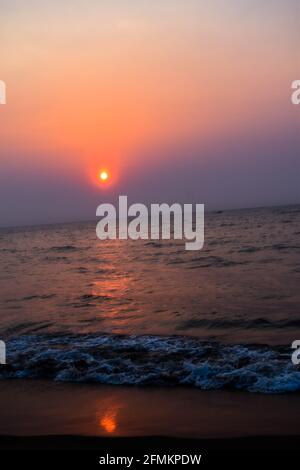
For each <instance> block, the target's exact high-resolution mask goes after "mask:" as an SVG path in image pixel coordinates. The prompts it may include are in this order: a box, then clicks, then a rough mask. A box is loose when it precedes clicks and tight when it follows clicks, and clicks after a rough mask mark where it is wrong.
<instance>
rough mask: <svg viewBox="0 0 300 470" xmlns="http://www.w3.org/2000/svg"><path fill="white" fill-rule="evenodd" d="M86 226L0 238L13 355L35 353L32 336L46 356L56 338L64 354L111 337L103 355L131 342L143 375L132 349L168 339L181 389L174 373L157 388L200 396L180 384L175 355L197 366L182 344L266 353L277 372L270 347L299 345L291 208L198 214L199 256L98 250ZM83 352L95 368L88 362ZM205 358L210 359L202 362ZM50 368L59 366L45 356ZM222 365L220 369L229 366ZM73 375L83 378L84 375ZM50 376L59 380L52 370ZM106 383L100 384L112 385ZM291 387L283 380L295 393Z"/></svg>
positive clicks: (151, 246)
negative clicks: (166, 385) (201, 222)
mask: <svg viewBox="0 0 300 470" xmlns="http://www.w3.org/2000/svg"><path fill="white" fill-rule="evenodd" d="M95 225H96V224H95V223H82V224H78V223H76V224H66V225H52V226H44V227H31V228H18V229H2V230H1V232H0V259H1V273H0V286H1V300H0V306H1V318H0V334H1V338H3V339H6V340H7V341H8V342H10V341H12V343H11V344H14V348H15V347H16V344H17V345H18V344H19V348H21V343H22V341H23V339H24V341H25V340H26V338H27V339H28V338H29V337H31V338H33V337H34V338H36V339H35V341H37V343H36V345H37V344H39V348H40V352H43V353H44V352H45V350H43V346H42V342H39V341H38V339H39V338H42V337H43V338H44V344H45V348H46V349H47V350H48V346H49V341H51V338H52V339H54V341H56V343H55V344H56V346H55V347H56V348H58V349H59V348H62V349H64V348H65V347H66V346H65V343H64V344H61V346H59V344H60V340H59V341H58V339H59V338H60V339H61V338H62V337H65V338H68V341H67V343H68V350H69V349H70V345H72V340H71V339H70V338H72V337H73V338H74V344H75V342H76V341H81V340H80V338H81V339H82V338H85V340H89V339H91V338H94V339H95V337H96V338H98V340H99V341H100V339H101V337H102V338H103V337H106V335H117V336H111V341H112V342H111V344H110V348H112V350H113V351H114V350H117V344H118V340H116V339H114V340H113V338H118V335H125V339H126V337H127V338H128V339H129V338H131V340H132V338H135V339H134V341H135V343H134V346H132V347H133V350H134V351H136V349H137V350H139V348H140V355H141V357H143V358H144V359H143V361H144V365H145V364H146V367H150V364H149V361H150V363H151V360H152V362H153V364H155V363H156V364H158V362H157V361H156V362H155V357H154V356H151V355H150V356H149V354H148V352H147V354H146V355H147V358H145V356H143V354H144V353H145V345H144V343H143V341H146V340H147V337H148V338H151V337H153V336H154V337H156V338H158V339H159V338H161V337H163V338H164V339H165V340H166V337H168V338H170V343H169V344H170V348H171V349H172V348H173V347H174V344H173V342H172V341H175V342H176V341H179V340H180V341H183V343H182V344H184V345H185V346H184V348H183V349H184V351H183V350H182V344H181V343H180V342H179V343H178V344H179V346H178V344H177V343H176V345H177V346H176V348H177V347H179V350H178V349H176V348H175V349H176V351H177V353H178V354H179V356H178V357H177V358H174V357H173V359H172V360H173V361H175V362H173V365H174V364H177V366H176V367H177V368H178V367H179V369H180V367H181V369H180V370H181V373H182V374H181V376H180V377H181V378H180V379H178V380H177V379H174V374H175V369H176V367H175V368H173V369H172V368H171V369H172V372H170V374H169V375H170V380H169V382H172V380H173V382H174V383H178V382H181V380H185V381H186V382H188V381H189V380H190V381H191V382H193V381H194V383H196V382H197V381H198V383H200V384H201V383H202V386H204V385H203V384H204V382H203V380H204V379H201V380H202V382H201V380H200V379H199V376H198V378H197V380H196V378H194V379H191V376H190V375H189V374H188V373H187V372H186V371H183V368H184V367H183V366H182V361H184V360H185V359H186V356H185V354H188V355H189V360H190V359H192V362H191V364H192V366H193V367H194V366H195V364H196V365H199V364H203V363H204V362H203V361H204V359H203V357H202V359H201V360H200V358H199V357H198V356H197V357H196V353H195V351H196V349H197V348H196V349H195V348H194V347H191V348H187V346H186V344H187V343H186V341H190V344H191V345H192V341H199V343H198V345H199V350H200V349H201V347H200V343H201V342H211V343H212V344H216V343H218V348H217V350H218V351H223V352H224V349H222V348H223V347H225V345H231V346H234V345H238V346H241V345H252V346H251V347H253V345H254V344H256V345H257V347H259V346H258V345H259V344H260V345H268V346H272V348H271V347H270V348H269V350H270V351H271V352H272V351H273V353H274V354H275V356H276V357H275V356H274V357H275V359H276V361H277V360H278V357H277V354H279V352H278V350H277V349H276V348H277V346H279V345H282V346H283V347H284V348H290V344H291V342H292V341H293V340H294V339H299V338H298V337H299V334H298V332H299V327H300V311H299V305H300V288H299V286H300V240H299V237H300V207H299V206H291V207H281V208H269V209H253V210H243V211H228V212H222V213H210V214H206V220H205V245H204V249H203V250H201V251H185V249H184V243H183V242H180V241H173V240H170V241H162V242H158V241H155V242H152V241H123V240H122V241H118V240H115V241H99V240H98V239H97V238H96V233H95ZM174 336H175V338H173V337H174ZM163 338H162V339H163ZM176 338H177V339H176ZM188 338H190V340H189V339H188ZM197 338H198V339H197ZM16 340H17V341H19V343H18V342H17V343H15V341H16ZM116 341H117V342H116ZM120 341H121V339H120ZM141 341H142V343H141ZM25 342H26V341H25ZM22 344H23V345H24V342H23V343H22ZM26 344H27V346H28V347H29V345H28V343H26ZM166 344H167V343H166ZM166 344H165V346H166ZM201 344H202V343H201ZM203 344H204V343H203ZM222 345H223V346H222ZM165 346H164V347H165ZM274 348H275V349H274ZM50 349H51V348H50ZM146 349H147V348H146ZM21 350H22V348H21V349H20V351H21ZM22 351H23V353H24V354H25V352H24V349H23V350H22ZM26 351H27V353H28V350H26ZM38 351H39V350H38ZM176 351H175V352H176ZM182 351H183V352H182ZM187 351H188V352H187ZM193 351H194V357H193ZM249 351H250V352H249V354H250V355H251V354H252V353H251V351H252V350H249ZM85 352H86V353H87V354H91V358H92V359H91V360H94V359H95V355H94V353H93V352H91V351H90V350H88V351H85ZM8 353H9V352H8ZM15 353H16V350H15V349H14V354H15ZM126 354H127V353H126ZM182 354H183V355H182ZM211 354H212V352H211ZM280 354H281V353H280ZM283 354H284V355H285V354H287V351H286V350H284V352H283ZM151 357H152V359H151ZM226 357H227V356H226ZM284 357H285V356H284ZM149 358H150V359H149ZM197 358H198V359H197ZM19 359H20V364H21V363H22V358H19ZM36 359H37V358H36V357H35V360H36ZM52 359H53V358H52ZM111 359H112V358H111V357H110V358H109V360H111ZM123 359H124V360H123V366H124V364H126V360H129V361H132V358H130V356H126V357H125V358H124V357H123ZM161 359H162V357H161ZM175 359H176V360H175ZM214 359H215V358H213V356H211V358H210V361H213V360H214ZM279 359H280V361H281V359H282V357H281V356H280V358H279ZM54 360H55V361H58V362H57V363H58V364H60V363H61V362H60V361H61V357H58V356H57V355H56V356H55V358H54ZM197 360H198V362H197ZM205 360H206V361H207V360H209V358H208V357H207V356H205ZM199 361H200V362H199ZM226 361H227V362H229V363H230V364H231V362H230V360H229V357H227V359H225V362H226ZM210 363H211V362H209V363H208V365H209V364H210ZM180 364H181V365H180ZM237 365H238V364H236V363H235V364H234V365H232V367H233V370H234V369H236V368H237ZM281 366H282V364H281V363H280V367H281ZM22 367H23V369H24V368H25V366H24V364H23V366H22V365H20V371H21V370H22ZM59 367H60V366H59ZM82 367H83V368H84V370H83V371H82V374H81V375H82V377H84V376H85V377H86V375H85V374H86V372H87V371H88V369H89V366H87V365H85V366H84V365H83V363H82ZM163 367H165V364H164V365H163ZM280 367H279V369H278V368H277V369H276V370H277V371H278V374H279V375H280V374H281V372H280V370H281V369H280ZM121 369H122V368H121ZM125 369H126V367H125ZM125 369H124V370H125ZM167 369H168V368H167ZM171 369H170V370H171ZM128 370H129V369H128V368H127V369H126V371H127V372H128ZM168 370H169V369H168ZM15 372H16V371H14V373H15ZM60 372H61V374H65V377H67V376H68V372H66V371H64V368H62V369H61V371H60ZM69 372H70V371H69ZM119 372H120V371H119ZM143 372H144V371H143ZM227 372H230V371H229V370H227ZM134 373H135V372H134ZM202 373H204V372H203V371H202ZM30 374H31V375H32V371H31V372H30ZM194 374H196V372H194ZM297 374H298V372H297ZM50 375H51V374H50ZM75 375H76V373H75ZM79 375H80V368H79ZM52 376H55V374H54V373H53V374H52ZM62 376H63V375H61V377H62ZM267 376H268V374H266V377H267ZM69 377H71V376H70V374H69ZM114 377H115V379H113V378H111V380H108V382H113V381H114V380H115V381H118V380H119V379H116V375H114ZM188 377H190V379H188ZM73 378H74V376H73ZM77 378H78V377H77ZM159 380H161V381H162V382H164V380H166V379H165V377H164V378H163V379H162V378H161V377H160V379H159ZM222 380H223V379H222ZM222 380H221V383H224V380H223V381H222ZM297 380H298V377H295V376H293V384H294V386H296V388H297V387H298V385H297V384H298V382H297ZM119 382H120V383H121V382H122V381H121V380H119ZM131 382H132V383H134V379H133V378H131ZM125 383H126V380H125ZM210 383H212V382H210ZM213 383H214V385H215V386H216V387H217V383H216V382H213ZM218 384H220V380H219V379H218ZM295 384H296V385H295ZM299 384H300V380H299ZM200 386H201V385H200ZM268 386H269V385H268ZM263 387H265V388H266V387H267V385H265V384H264V385H263V386H262V388H263ZM248 388H250V389H251V384H250V385H249V387H248ZM269 388H272V387H271V385H270V386H269Z"/></svg>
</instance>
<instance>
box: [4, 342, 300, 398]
mask: <svg viewBox="0 0 300 470" xmlns="http://www.w3.org/2000/svg"><path fill="white" fill-rule="evenodd" d="M0 378H2V379H9V378H48V379H52V380H55V381H62V382H65V381H66V382H96V383H101V384H114V385H135V386H137V385H139V386H146V385H151V386H162V385H163V386H166V385H169V386H174V385H188V386H193V387H198V388H199V389H202V390H217V389H225V388H227V389H235V390H243V391H248V392H257V393H285V392H297V391H298V390H300V370H299V369H298V368H297V367H296V366H295V365H293V364H292V362H291V350H290V349H288V348H282V347H277V348H276V347H273V348H270V347H269V346H258V345H247V346H245V345H225V344H221V343H214V342H208V341H202V340H200V339H197V338H192V337H183V336H135V335H108V334H107V335H105V334H103V335H55V336H53V335H25V336H20V337H18V338H15V339H11V340H9V341H8V342H7V365H6V366H3V367H1V369H0Z"/></svg>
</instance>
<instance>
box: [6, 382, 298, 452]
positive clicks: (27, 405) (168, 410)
mask: <svg viewBox="0 0 300 470" xmlns="http://www.w3.org/2000/svg"><path fill="white" fill-rule="evenodd" d="M0 414H1V422H0V434H1V435H2V438H1V439H0V448H2V449H5V448H8V449H13V448H19V449H22V448H27V449H30V448H31V449H37V448H45V449H49V448H53V449H59V448H62V449H68V448H74V446H75V447H76V448H82V449H95V448H100V447H103V448H106V447H107V446H108V447H109V448H114V449H122V448H130V449H132V450H136V451H137V450H141V449H143V448H148V449H149V445H150V447H151V446H152V447H155V446H156V447H157V446H159V447H164V445H167V446H168V445H169V444H170V443H172V447H173V448H183V447H184V448H186V447H188V448H193V447H195V446H197V447H199V442H201V444H202V445H203V446H204V448H206V449H211V448H213V449H224V448H228V449H230V448H245V449H248V448H260V449H265V450H266V449H268V448H274V444H275V443H276V444H275V446H276V448H277V450H279V449H282V450H283V449H291V448H296V447H297V445H298V444H299V437H298V435H299V419H300V397H299V396H297V395H291V396H287V395H284V396H282V395H281V396H279V395H278V396H277V395H274V396H264V395H258V394H245V393H238V392H227V391H224V390H223V391H222V392H218V391H213V392H204V391H199V390H195V389H191V388H184V387H182V388H177V389H172V388H155V389H153V388H151V387H148V388H133V387H112V386H99V385H79V384H76V385H74V384H59V383H53V382H50V381H22V380H12V381H5V382H2V383H1V389H0ZM4 436H5V437H4ZM34 436H39V437H34ZM100 437H101V439H99V438H100ZM75 444H76V445H75ZM100 444H101V445H100ZM128 446H129V447H128Z"/></svg>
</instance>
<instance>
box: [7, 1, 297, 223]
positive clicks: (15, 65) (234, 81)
mask: <svg viewBox="0 0 300 470" xmlns="http://www.w3.org/2000/svg"><path fill="white" fill-rule="evenodd" d="M299 18H300V7H299V1H298V0H209V1H208V0H207V1H204V0H203V1H199V0H151V1H150V0H148V1H146V0H101V1H99V0H86V1H85V2H83V1H82V0H64V1H63V2H62V1H58V0H57V1H56V0H54V1H53V0H52V1H50V0H27V1H26V2H24V1H23V0H0V79H1V80H4V81H5V82H6V85H7V105H6V106H0V200H1V204H0V224H1V225H18V224H26V223H28V224H30V223H38V222H52V221H70V220H80V219H83V218H84V219H87V218H93V217H94V216H95V210H96V206H97V205H98V204H100V203H101V202H103V201H112V202H114V201H115V199H116V196H117V195H119V194H127V195H128V196H129V200H130V201H132V202H148V203H150V202H175V201H176V202H199V203H204V204H206V207H207V208H208V209H218V208H237V207H251V206H257V205H271V204H289V203H300V185H299V174H300V135H299V134H300V133H299V129H300V106H299V107H296V106H293V105H292V104H291V100H290V95H291V90H290V86H291V82H292V80H294V79H300V76H299V75H300V54H299V35H300V19H299ZM101 168H106V169H108V170H109V172H110V174H111V181H110V183H109V184H107V185H102V184H101V183H100V182H99V180H98V179H97V174H98V172H99V170H100V169H101Z"/></svg>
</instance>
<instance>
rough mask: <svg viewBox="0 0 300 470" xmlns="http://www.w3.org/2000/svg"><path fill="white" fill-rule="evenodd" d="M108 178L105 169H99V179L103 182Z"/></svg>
mask: <svg viewBox="0 0 300 470" xmlns="http://www.w3.org/2000/svg"><path fill="white" fill-rule="evenodd" d="M108 178H109V174H108V172H107V171H106V170H101V171H100V173H99V179H100V181H102V182H103V183H104V182H105V181H107V180H108Z"/></svg>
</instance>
